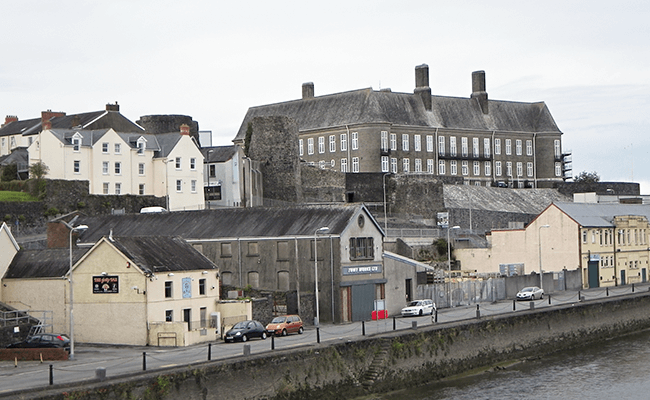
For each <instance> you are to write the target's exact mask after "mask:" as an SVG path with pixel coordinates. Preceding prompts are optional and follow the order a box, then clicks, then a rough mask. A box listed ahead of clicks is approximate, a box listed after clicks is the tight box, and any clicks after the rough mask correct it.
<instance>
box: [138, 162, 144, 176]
mask: <svg viewBox="0 0 650 400" xmlns="http://www.w3.org/2000/svg"><path fill="white" fill-rule="evenodd" d="M144 173H145V167H144V163H138V175H140V176H144Z"/></svg>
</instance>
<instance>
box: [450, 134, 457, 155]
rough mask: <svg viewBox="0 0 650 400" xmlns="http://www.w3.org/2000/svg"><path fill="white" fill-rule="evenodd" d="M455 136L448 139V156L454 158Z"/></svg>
mask: <svg viewBox="0 0 650 400" xmlns="http://www.w3.org/2000/svg"><path fill="white" fill-rule="evenodd" d="M456 153H457V151H456V136H451V137H450V138H449V154H450V155H451V156H452V157H456Z"/></svg>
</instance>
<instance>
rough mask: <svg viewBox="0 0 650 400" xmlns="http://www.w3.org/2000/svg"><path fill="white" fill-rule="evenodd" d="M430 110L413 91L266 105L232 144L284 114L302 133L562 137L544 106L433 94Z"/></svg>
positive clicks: (251, 115) (249, 116) (249, 115)
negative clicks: (337, 130) (256, 124)
mask: <svg viewBox="0 0 650 400" xmlns="http://www.w3.org/2000/svg"><path fill="white" fill-rule="evenodd" d="M431 99H432V110H431V111H427V110H425V108H424V105H423V103H422V99H421V98H420V96H419V95H417V94H413V93H397V92H388V91H375V90H372V88H367V89H360V90H355V91H350V92H343V93H336V94H331V95H325V96H319V97H313V98H307V99H301V100H293V101H287V102H283V103H276V104H269V105H263V106H257V107H251V108H249V109H248V112H247V113H246V116H245V117H244V121H243V122H242V124H241V126H240V128H239V132H238V133H237V136H236V137H235V141H236V142H237V141H243V140H244V137H245V136H246V129H247V126H248V123H249V122H250V121H251V120H252V119H253V118H255V117H260V116H287V117H290V118H293V119H294V120H296V122H297V124H298V128H299V130H300V131H305V130H312V129H319V128H327V127H337V126H345V125H354V124H368V123H391V124H394V125H405V126H419V127H430V128H447V129H463V130H482V131H498V132H512V133H532V132H554V133H560V130H559V129H558V127H557V125H556V124H555V121H554V120H553V117H552V116H551V113H550V111H549V110H548V108H547V107H546V104H545V103H544V102H537V103H523V102H514V101H498V100H488V104H489V106H488V109H489V113H488V114H483V112H482V111H481V108H480V106H479V104H478V101H477V100H476V99H472V98H460V97H446V96H431Z"/></svg>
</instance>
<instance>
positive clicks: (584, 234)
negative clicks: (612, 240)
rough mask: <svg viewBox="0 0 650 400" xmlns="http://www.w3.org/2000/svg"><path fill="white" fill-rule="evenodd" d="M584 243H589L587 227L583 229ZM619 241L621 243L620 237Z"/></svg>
mask: <svg viewBox="0 0 650 400" xmlns="http://www.w3.org/2000/svg"><path fill="white" fill-rule="evenodd" d="M582 243H585V244H586V243H587V230H586V229H584V230H583V231H582ZM619 243H620V239H619Z"/></svg>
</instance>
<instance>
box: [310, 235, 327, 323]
mask: <svg viewBox="0 0 650 400" xmlns="http://www.w3.org/2000/svg"><path fill="white" fill-rule="evenodd" d="M329 231H330V228H329V227H327V226H323V227H320V228H318V229H316V231H315V232H314V282H315V286H316V289H315V290H316V292H315V293H314V297H316V319H315V320H314V325H316V326H320V309H319V307H318V234H319V233H327V232H329Z"/></svg>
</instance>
